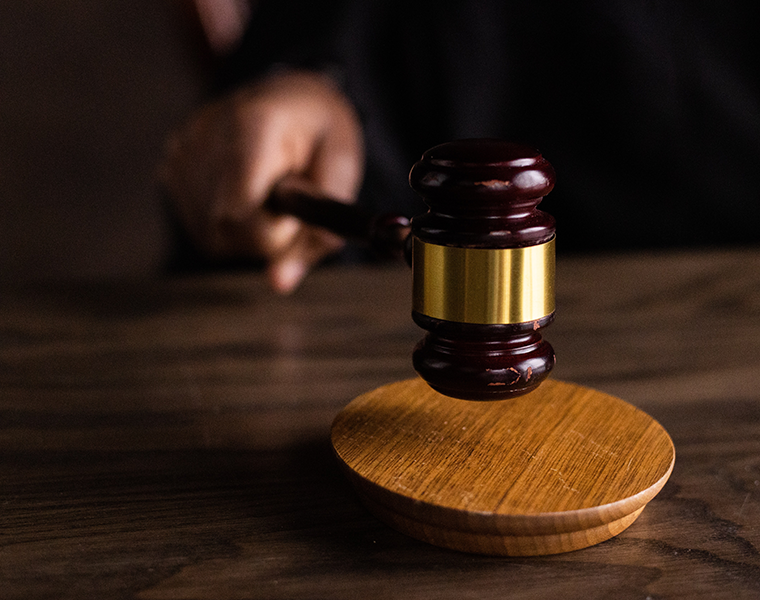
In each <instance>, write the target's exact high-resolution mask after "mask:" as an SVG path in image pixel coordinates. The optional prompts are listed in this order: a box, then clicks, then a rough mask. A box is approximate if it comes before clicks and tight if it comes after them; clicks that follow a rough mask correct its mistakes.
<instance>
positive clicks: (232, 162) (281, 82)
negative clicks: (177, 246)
mask: <svg viewBox="0 0 760 600" xmlns="http://www.w3.org/2000/svg"><path fill="white" fill-rule="evenodd" d="M363 163H364V146H363V134H362V129H361V125H360V123H359V119H358V117H357V115H356V112H355V110H354V108H353V107H352V105H351V104H350V102H349V101H348V99H347V98H346V97H345V96H344V95H343V94H342V93H341V91H340V90H339V89H338V87H337V86H336V85H335V84H334V83H333V82H332V80H330V79H329V78H328V77H327V76H324V75H321V74H318V73H311V72H305V71H288V72H282V73H275V74H273V75H271V76H269V77H267V78H265V79H263V80H261V81H259V82H257V83H254V84H252V85H251V86H249V87H246V88H243V89H241V90H238V91H237V92H235V93H233V94H232V95H230V96H228V97H226V98H224V99H222V100H220V101H218V102H215V103H213V104H210V105H208V106H206V107H204V108H202V109H201V110H200V111H199V112H198V113H196V114H195V115H194V116H193V117H192V118H191V119H190V121H189V123H188V124H187V125H186V126H185V127H184V128H182V129H181V130H180V131H178V132H177V133H175V134H174V135H173V136H172V137H171V138H170V139H169V141H168V143H167V149H166V154H165V157H164V161H163V163H162V165H161V168H160V170H159V176H160V179H161V181H162V183H163V185H164V186H165V188H166V190H167V192H168V193H169V195H170V197H171V198H172V200H173V201H174V203H175V205H176V208H177V212H178V214H179V217H180V219H181V221H182V222H183V224H184V226H185V227H186V228H187V231H188V233H189V235H190V236H191V238H192V239H193V240H194V241H195V243H196V244H197V245H198V247H199V248H200V249H201V250H202V251H203V252H205V253H206V254H208V255H209V256H212V257H215V258H223V257H246V256H247V257H256V258H263V259H265V260H266V262H267V265H268V266H267V272H268V275H269V279H270V282H271V284H272V286H273V287H274V289H276V290H278V291H280V292H283V293H287V292H290V291H292V290H293V289H294V288H295V287H297V286H298V284H299V283H300V282H301V280H302V279H303V277H304V276H305V275H306V273H307V272H308V271H309V270H310V269H311V268H312V267H313V266H314V265H315V264H316V263H318V262H319V261H320V260H322V259H323V258H324V257H326V256H327V255H329V254H331V253H333V252H335V251H337V250H338V249H340V248H341V247H342V245H343V243H344V242H343V240H341V239H340V238H338V237H337V236H336V235H334V234H332V233H330V232H328V231H326V230H324V229H319V228H316V227H312V226H309V225H307V224H305V223H303V222H301V221H299V220H298V219H296V218H295V217H291V216H277V215H274V214H272V213H270V212H268V211H267V210H266V208H265V206H264V202H265V200H266V198H267V196H268V195H269V193H270V192H271V190H272V188H273V187H274V186H275V185H276V184H277V182H278V181H280V180H281V179H282V178H283V177H285V176H286V175H298V176H300V177H301V178H303V179H304V180H305V182H306V183H309V184H311V185H313V187H314V189H315V191H317V192H319V193H321V194H323V195H325V196H329V197H332V198H335V199H337V200H341V201H344V202H347V203H350V202H353V201H355V199H356V196H357V194H358V191H359V186H360V184H361V178H362V174H363Z"/></svg>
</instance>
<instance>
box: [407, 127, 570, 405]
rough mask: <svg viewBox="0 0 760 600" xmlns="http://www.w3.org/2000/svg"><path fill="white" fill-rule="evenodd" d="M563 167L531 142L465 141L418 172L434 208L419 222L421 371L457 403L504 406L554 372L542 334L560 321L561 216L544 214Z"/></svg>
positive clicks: (428, 156) (431, 154) (434, 154)
mask: <svg viewBox="0 0 760 600" xmlns="http://www.w3.org/2000/svg"><path fill="white" fill-rule="evenodd" d="M554 181H555V176H554V169H553V168H552V166H551V165H550V164H549V163H548V162H547V161H546V160H545V159H544V158H543V157H542V156H541V154H540V153H539V152H538V151H536V150H534V149H532V148H530V147H526V146H522V145H519V144H511V143H507V142H502V141H498V140H463V141H458V142H451V143H447V144H442V145H440V146H436V147H434V148H432V149H430V150H428V151H427V152H425V154H423V156H422V158H421V159H420V161H419V162H417V163H416V164H415V165H414V166H413V167H412V170H411V173H410V174H409V182H410V184H411V186H412V188H413V189H414V190H415V191H416V192H418V193H419V194H420V195H421V196H422V197H423V199H424V200H425V203H426V204H427V205H428V207H429V210H428V212H426V213H425V214H423V215H420V216H417V217H415V218H414V219H412V238H411V240H412V241H411V243H412V270H413V280H414V294H413V297H414V300H413V310H412V317H413V318H414V321H415V322H416V323H417V324H418V325H419V326H420V327H422V328H423V329H425V330H427V331H428V333H427V334H426V336H425V338H424V339H423V340H422V341H421V342H420V343H419V344H418V345H417V347H416V349H415V351H414V357H413V362H414V367H415V369H416V370H417V372H418V373H419V374H420V376H421V377H422V378H423V379H425V380H426V381H427V382H428V384H430V386H431V387H432V388H433V389H435V390H437V391H439V392H441V393H443V394H445V395H447V396H453V397H455V398H462V399H468V400H501V399H504V398H509V397H514V396H517V395H520V394H525V393H527V392H530V391H531V390H533V389H535V388H536V387H538V385H539V384H540V383H541V382H542V381H543V380H544V379H545V378H546V376H547V375H548V374H549V371H551V369H552V367H553V366H554V360H555V359H554V350H553V349H552V347H551V346H550V345H549V344H548V343H547V342H546V341H544V340H543V339H542V338H541V335H540V333H539V332H540V330H541V329H542V328H543V327H546V326H547V325H549V323H551V322H552V320H553V319H554V238H555V227H554V219H553V218H552V217H551V216H550V215H548V214H546V213H544V212H541V211H539V210H537V208H536V207H537V205H538V203H539V202H540V201H541V198H542V197H543V196H544V195H546V194H547V193H549V192H550V191H551V190H552V188H553V187H554Z"/></svg>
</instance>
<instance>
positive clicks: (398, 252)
mask: <svg viewBox="0 0 760 600" xmlns="http://www.w3.org/2000/svg"><path fill="white" fill-rule="evenodd" d="M266 207H267V209H269V210H270V211H272V212H274V213H276V214H288V215H293V216H294V217H298V218H299V219H301V220H302V221H305V222H306V223H309V224H310V225H316V226H318V227H323V228H324V229H327V230H329V231H331V232H333V233H335V234H337V235H339V236H341V237H343V238H346V239H349V240H353V241H360V242H364V243H366V244H368V245H369V247H370V249H371V250H372V251H373V253H375V254H377V255H378V256H379V257H382V258H395V259H401V258H406V259H407V262H409V248H408V247H409V232H410V231H411V226H410V224H409V219H407V218H406V217H403V216H400V215H391V214H380V215H378V214H374V213H372V212H370V211H368V210H367V209H365V208H363V207H361V206H357V205H355V204H345V203H343V202H339V201H338V200H334V199H332V198H328V197H326V196H324V195H320V194H318V193H317V192H316V191H315V190H314V189H313V188H312V187H311V186H309V184H308V183H306V182H304V181H303V180H300V179H298V178H295V177H285V178H283V179H282V180H281V181H280V182H279V183H278V184H277V185H276V186H275V187H274V189H273V190H272V193H271V194H270V195H269V198H268V199H267V202H266Z"/></svg>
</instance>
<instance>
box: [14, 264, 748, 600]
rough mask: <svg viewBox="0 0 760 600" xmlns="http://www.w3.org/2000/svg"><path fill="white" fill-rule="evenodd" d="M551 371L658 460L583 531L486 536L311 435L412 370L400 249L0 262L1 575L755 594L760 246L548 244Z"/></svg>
mask: <svg viewBox="0 0 760 600" xmlns="http://www.w3.org/2000/svg"><path fill="white" fill-rule="evenodd" d="M557 266H558V269H557V276H558V277H557V309H558V312H557V321H556V322H555V323H554V324H553V325H552V326H551V327H549V328H547V331H546V337H547V339H548V340H550V341H551V343H552V344H553V346H554V348H555V349H556V350H557V357H558V363H557V367H556V370H555V376H556V378H557V379H561V380H565V381H572V382H575V383H579V384H582V385H585V386H589V387H592V388H595V389H599V390H602V391H605V392H607V393H610V394H612V395H615V396H618V397H621V398H623V399H624V400H626V401H627V402H630V403H632V404H634V405H635V406H637V407H638V408H641V409H643V410H645V411H646V412H647V413H649V414H650V415H651V416H653V417H654V418H655V419H657V421H658V422H660V423H661V424H662V425H663V426H664V427H665V429H666V430H667V431H668V433H670V435H671V437H672V438H673V441H674V443H675V446H676V448H677V450H678V460H677V462H676V466H675V468H674V470H673V474H672V475H671V477H670V479H669V481H668V483H667V484H666V485H665V487H664V488H663V489H662V491H661V492H660V494H659V495H658V496H657V497H656V498H655V499H654V500H653V501H652V502H650V503H649V504H648V505H647V508H646V509H645V510H644V511H643V512H642V513H641V516H640V517H639V518H638V519H637V521H636V523H635V524H634V525H633V526H631V527H629V528H628V529H626V530H625V531H623V532H622V533H620V534H619V535H618V536H616V537H614V538H612V539H610V540H608V541H606V542H604V543H601V544H598V545H596V546H593V547H590V548H586V549H584V550H580V551H578V552H571V553H567V554H559V555H555V556H546V557H534V558H512V559H510V558H501V557H484V556H475V555H468V554H463V553H460V552H454V551H450V550H445V549H440V548H436V547H433V546H430V545H428V544H424V543H422V542H418V541H416V540H414V539H412V538H410V537H408V536H405V535H402V534H400V533H397V532H396V531H394V530H393V529H391V528H389V527H387V526H386V525H385V524H383V523H382V522H380V521H378V520H377V519H376V518H374V517H373V516H372V515H371V514H370V513H369V512H367V511H366V509H365V508H364V507H363V506H362V505H361V504H360V502H359V501H358V499H357V496H356V494H355V492H354V491H353V489H352V488H351V487H350V486H349V485H348V483H347V482H346V479H345V477H344V476H343V474H342V473H341V471H340V469H339V467H338V464H337V461H336V460H335V459H334V457H333V454H332V451H331V448H330V445H329V435H330V425H331V422H332V421H333V419H334V418H335V416H336V415H337V414H338V413H339V412H340V411H341V410H342V409H343V408H344V407H345V406H346V405H347V404H348V403H349V402H350V401H351V400H352V399H353V398H355V397H357V396H359V395H360V394H362V393H364V392H367V391H369V390H372V389H375V388H377V387H380V386H382V385H384V384H387V383H391V382H394V381H398V380H404V379H408V378H410V377H412V376H413V375H414V373H413V370H412V368H411V364H410V355H411V349H412V347H413V345H414V344H415V343H416V342H417V340H418V339H419V336H420V331H419V329H418V328H417V327H415V326H414V325H413V324H412V322H411V320H410V318H409V307H410V306H411V285H410V283H411V282H410V275H409V272H408V270H406V269H404V268H399V269H389V270H386V269H325V270H322V271H320V272H318V273H315V274H314V276H313V277H310V278H309V279H308V281H307V282H306V285H305V287H304V288H303V289H301V290H299V291H298V292H297V293H295V294H293V295H291V296H288V297H286V298H278V297H275V296H274V295H273V294H271V293H270V292H269V291H268V290H267V289H266V284H265V281H264V279H263V278H260V277H258V276H251V275H246V274H228V275H214V276H207V277H206V276H204V277H196V278H182V279H175V280H166V281H152V282H150V281H149V282H131V283H130V282H122V283H106V282H104V283H95V284H81V285H63V284H62V285H50V286H40V287H36V288H32V287H26V288H22V289H18V288H17V289H10V288H9V287H8V282H2V283H0V286H2V289H0V596H1V597H2V598H3V600H15V599H23V600H30V599H32V600H34V599H41V598H56V599H59V598H77V599H78V598H91V597H99V598H125V599H126V598H146V599H147V598H152V599H157V600H159V599H160V600H163V599H170V598H183V599H188V598H232V599H234V598H263V599H269V600H272V599H273V600H277V599H279V598H291V599H292V598H315V597H317V598H335V599H344V598H345V599H347V600H348V599H350V600H353V599H355V598H356V597H357V595H360V596H361V597H362V598H364V599H366V600H374V599H384V598H415V599H425V598H435V599H436V600H448V599H456V600H461V599H462V598H468V597H469V598H473V597H474V598H479V599H485V600H488V599H499V600H502V599H503V598H515V599H518V600H522V599H525V600H533V599H538V598H563V599H569V600H573V599H576V598H577V599H584V600H587V599H589V598H590V599H595V598H599V599H608V598H617V599H623V600H627V599H638V600H641V599H642V598H646V597H647V596H649V597H652V598H658V599H665V598H667V599H688V600H692V599H694V598H709V599H711V600H712V599H719V600H720V599H726V600H736V599H755V598H757V597H758V596H759V595H760V551H759V550H758V549H759V548H760V393H759V392H758V390H760V250H747V251H731V252H704V253H677V254H665V255H658V254H643V255H632V256H600V257H588V258H577V259H572V260H569V259H564V260H560V261H559V262H558V265H557Z"/></svg>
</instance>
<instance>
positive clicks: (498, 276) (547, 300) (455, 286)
mask: <svg viewBox="0 0 760 600" xmlns="http://www.w3.org/2000/svg"><path fill="white" fill-rule="evenodd" d="M412 253H413V254H412V270H413V279H414V298H413V308H414V310H415V311H416V312H418V313H420V314H423V315H427V316H428V317H433V318H435V319H441V320H444V321H456V322H459V323H478V324H509V323H524V322H526V321H535V320H537V319H540V318H542V317H545V316H547V315H550V314H551V313H553V312H554V238H552V239H551V240H550V241H548V242H546V243H544V244H539V245H537V246H528V247H526V248H497V249H490V248H456V247H453V246H439V245H437V244H429V243H427V242H423V241H421V240H419V239H418V238H416V237H415V238H414V240H413V249H412Z"/></svg>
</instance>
